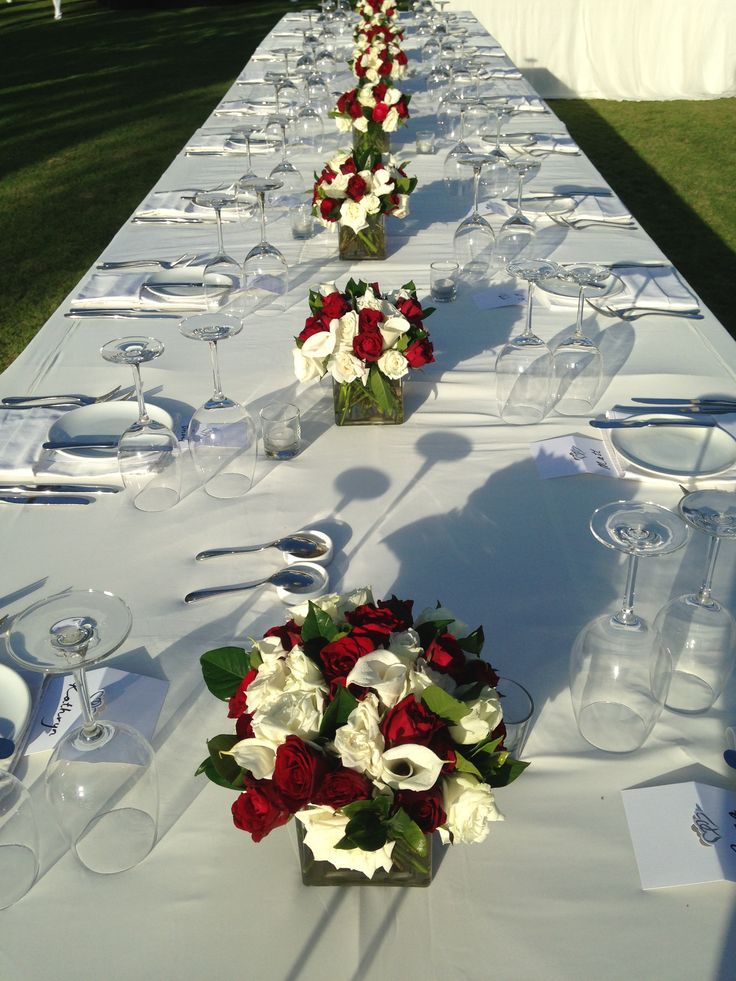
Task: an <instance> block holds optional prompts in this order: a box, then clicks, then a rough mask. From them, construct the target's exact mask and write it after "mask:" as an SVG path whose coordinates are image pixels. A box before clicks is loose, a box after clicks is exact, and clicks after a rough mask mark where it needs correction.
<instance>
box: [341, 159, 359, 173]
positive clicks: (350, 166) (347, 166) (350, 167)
mask: <svg viewBox="0 0 736 981" xmlns="http://www.w3.org/2000/svg"><path fill="white" fill-rule="evenodd" d="M340 173H341V174H357V173H358V165H357V164H356V162H355V161H354V160H353V158H352V157H348V159H347V160H346V161H345V163H344V164H340Z"/></svg>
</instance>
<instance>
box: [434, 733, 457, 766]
mask: <svg viewBox="0 0 736 981" xmlns="http://www.w3.org/2000/svg"><path fill="white" fill-rule="evenodd" d="M454 746H455V743H453V741H452V738H451V737H450V733H449V732H448V731H447V729H446V728H445V729H438V731H437V732H436V733H435V734H434V736H433V738H432V742H431V743H430V744H429V748H430V749H431V750H432V752H433V753H434V755H435V756H439V758H440V759H441V760H443V761H444V765H443V767H442V773H452V771H453V770H454V769H455V767H456V765H457V754H456V752H455V749H454Z"/></svg>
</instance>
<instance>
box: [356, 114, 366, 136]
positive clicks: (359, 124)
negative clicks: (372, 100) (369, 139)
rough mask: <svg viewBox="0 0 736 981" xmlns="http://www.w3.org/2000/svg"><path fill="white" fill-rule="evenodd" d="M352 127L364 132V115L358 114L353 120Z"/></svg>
mask: <svg viewBox="0 0 736 981" xmlns="http://www.w3.org/2000/svg"><path fill="white" fill-rule="evenodd" d="M353 128H354V129H357V130H358V132H359V133H365V132H366V131H367V129H368V120H367V119H366V118H365V116H358V118H357V119H354V120H353Z"/></svg>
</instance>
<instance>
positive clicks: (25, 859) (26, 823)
mask: <svg viewBox="0 0 736 981" xmlns="http://www.w3.org/2000/svg"><path fill="white" fill-rule="evenodd" d="M38 848H39V843H38V826H37V824H36V818H35V815H34V813H33V804H32V803H31V796H30V794H29V793H28V791H27V790H26V788H25V787H24V786H23V784H22V783H21V782H20V780H18V779H17V778H16V777H14V776H13V774H12V773H6V772H5V771H4V770H0V910H1V909H7V908H8V907H9V906H12V905H13V903H17V902H18V900H19V899H22V898H23V897H24V896H25V894H26V893H27V892H28V890H29V889H30V888H31V886H32V885H33V883H34V882H35V881H36V876H37V875H38Z"/></svg>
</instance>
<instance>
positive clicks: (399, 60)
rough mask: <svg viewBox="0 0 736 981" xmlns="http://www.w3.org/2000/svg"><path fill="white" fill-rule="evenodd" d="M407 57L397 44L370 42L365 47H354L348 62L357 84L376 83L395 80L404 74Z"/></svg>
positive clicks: (407, 61)
mask: <svg viewBox="0 0 736 981" xmlns="http://www.w3.org/2000/svg"><path fill="white" fill-rule="evenodd" d="M408 63H409V59H408V58H407V57H406V54H405V53H404V52H403V51H402V50H401V48H400V47H399V46H398V45H397V44H379V43H376V42H374V43H372V44H370V45H368V46H367V47H366V48H364V49H361V48H356V49H355V51H354V52H353V58H352V61H351V62H350V68H351V71H352V72H353V75H355V77H356V78H357V79H358V83H359V85H361V86H362V85H364V84H365V83H366V82H369V83H371V84H374V85H375V84H376V83H378V82H381V81H386V80H387V79H388V80H390V81H392V82H395V81H397V80H398V79H401V78H404V77H405V76H406V70H407V65H408Z"/></svg>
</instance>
